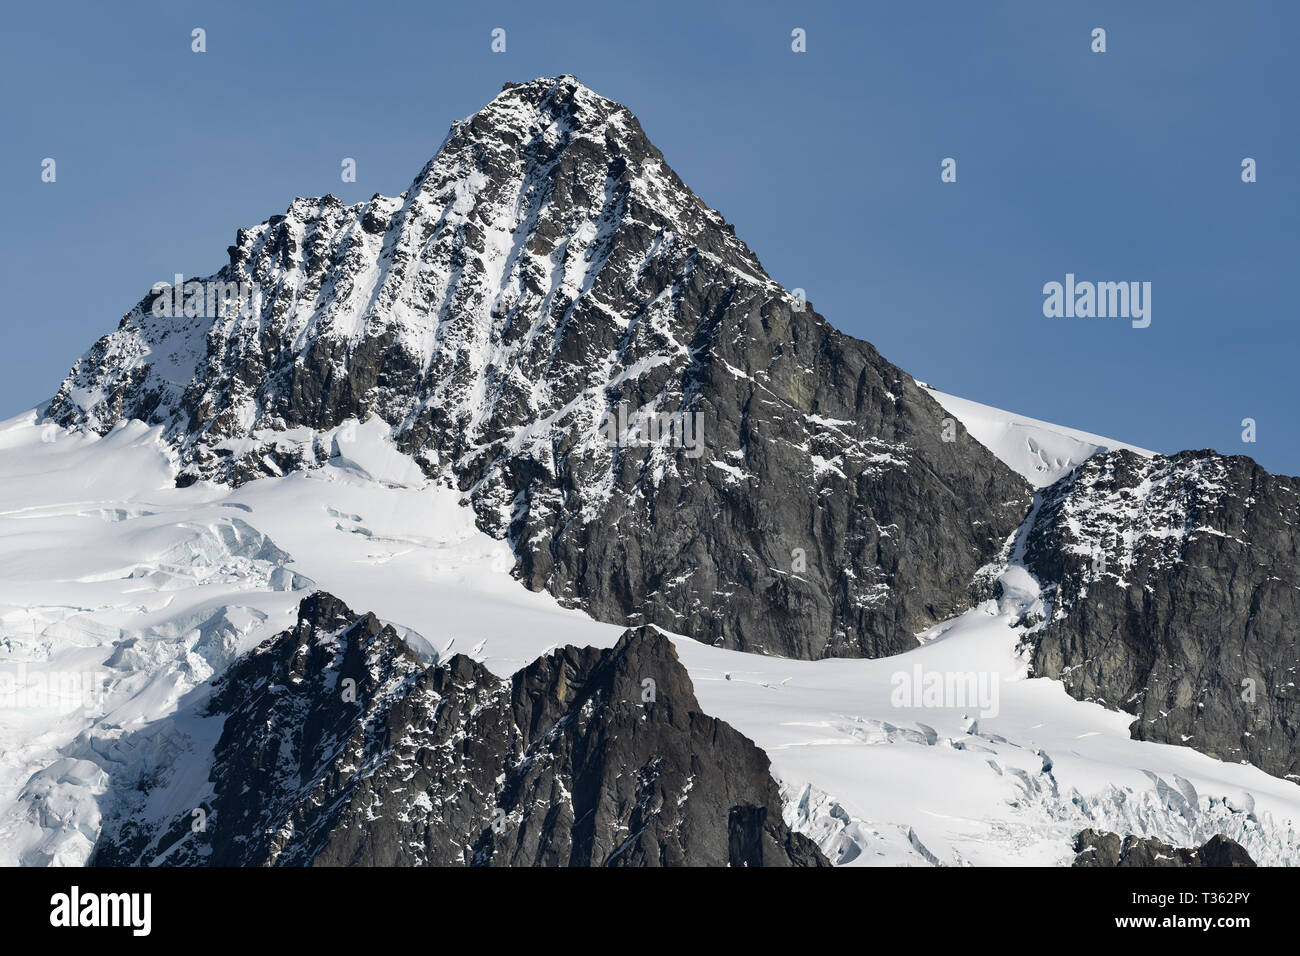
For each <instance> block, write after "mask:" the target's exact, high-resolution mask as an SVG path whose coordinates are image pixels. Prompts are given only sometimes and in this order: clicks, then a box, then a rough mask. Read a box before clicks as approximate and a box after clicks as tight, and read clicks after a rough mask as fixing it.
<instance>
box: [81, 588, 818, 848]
mask: <svg viewBox="0 0 1300 956" xmlns="http://www.w3.org/2000/svg"><path fill="white" fill-rule="evenodd" d="M195 706H196V707H201V708H202V712H203V713H204V714H205V715H207V716H209V717H210V718H212V719H215V720H221V721H222V724H221V727H222V729H221V736H220V739H219V741H218V742H217V743H216V744H215V746H214V747H213V748H212V750H211V752H209V753H206V754H201V755H200V756H201V757H202V760H203V764H204V766H206V768H207V770H208V776H207V779H208V780H209V782H210V785H211V788H212V789H211V794H210V796H209V797H208V798H207V800H206V802H205V804H204V805H203V806H202V807H201V808H199V809H198V810H197V811H196V810H195V809H194V808H191V807H185V808H183V809H181V810H180V811H179V812H176V811H175V810H174V809H170V810H169V809H168V808H167V807H166V806H165V801H159V800H156V799H155V795H154V794H153V793H152V792H151V791H150V790H149V789H148V788H147V787H136V786H131V787H130V789H127V790H126V792H124V793H121V794H118V795H117V798H118V799H117V800H116V801H115V805H116V806H117V807H118V812H117V814H116V815H115V816H113V817H112V818H111V819H109V820H106V821H105V827H104V833H103V836H102V837H101V838H100V840H99V843H98V844H97V845H96V848H95V856H94V859H93V861H92V862H93V863H94V864H95V865H99V866H127V865H157V864H163V865H167V866H307V865H313V866H456V865H466V866H829V863H828V862H827V861H826V858H825V857H824V856H823V855H822V853H821V851H820V850H819V849H818V848H817V845H816V844H815V843H813V841H812V840H810V839H808V838H807V837H805V836H802V835H801V834H798V833H794V832H792V831H791V830H790V829H789V827H788V826H787V825H786V824H785V823H784V821H783V820H782V815H781V798H780V791H779V789H778V787H777V784H776V781H775V780H773V778H772V775H771V773H770V771H769V763H768V758H767V755H766V754H764V753H763V751H761V750H759V748H758V747H757V746H756V745H755V744H754V742H753V741H751V740H750V739H749V738H748V737H745V736H744V735H742V734H741V733H739V732H738V731H737V730H735V729H734V728H733V727H731V726H730V725H729V724H727V723H724V722H723V721H721V720H718V719H716V718H713V717H709V716H708V715H706V714H704V713H703V712H702V710H701V708H700V705H699V702H698V701H697V700H696V698H695V690H694V688H693V686H692V685H691V679H690V677H689V676H688V675H687V673H686V668H685V667H683V666H682V664H681V662H680V661H679V660H678V659H677V652H676V651H675V650H674V649H673V646H672V643H671V642H670V641H669V640H668V638H667V637H665V636H664V635H663V634H662V633H660V632H659V631H658V630H656V629H655V628H652V627H641V628H637V629H635V630H629V631H627V632H626V633H625V634H624V635H623V637H622V639H621V640H620V641H619V642H618V644H617V645H616V646H615V647H613V648H610V649H608V650H598V649H596V648H591V647H586V648H579V647H564V648H561V649H559V650H557V651H553V652H552V653H550V654H547V655H545V656H543V657H540V658H538V659H537V660H536V661H534V662H533V663H532V664H530V665H528V666H527V667H525V668H523V669H522V670H520V671H519V672H517V673H516V674H515V675H514V677H513V678H510V679H504V680H503V679H501V678H498V677H496V676H494V675H493V674H492V673H491V672H490V671H488V670H487V669H486V668H485V667H483V666H482V665H481V664H478V663H477V662H475V661H473V660H472V659H470V658H468V657H465V656H464V655H461V654H457V655H455V656H452V657H450V658H448V659H447V660H446V661H443V662H441V663H440V664H439V665H437V666H432V667H425V666H423V665H422V664H421V663H420V662H419V661H418V660H417V659H416V658H415V656H414V655H413V654H412V653H411V651H410V649H409V648H408V647H407V646H406V645H405V644H403V643H402V641H401V640H400V639H399V638H398V636H397V634H396V632H395V631H394V630H393V629H392V628H391V627H389V626H385V625H382V624H380V623H379V621H378V620H377V619H376V618H375V617H374V615H372V614H363V615H357V614H354V613H353V612H352V611H350V610H349V609H348V608H347V607H346V606H344V604H343V603H342V602H341V601H339V600H338V599H337V598H335V597H333V596H332V595H329V594H326V593H323V592H318V593H316V594H313V595H312V596H310V597H308V598H306V599H305V600H304V601H303V602H302V604H301V606H300V607H299V611H298V623H297V624H296V626H295V627H294V628H292V629H291V630H288V631H285V632H284V633H282V634H279V635H277V636H275V637H273V638H271V639H269V640H267V641H266V642H264V643H263V644H262V645H260V646H259V647H258V648H257V649H256V650H254V651H253V652H252V653H250V654H248V655H246V656H244V657H242V658H240V660H238V661H237V662H235V664H233V665H232V666H231V668H230V669H229V670H228V671H226V673H225V674H224V675H223V676H222V677H221V678H220V680H218V682H217V683H216V685H215V687H214V689H213V694H212V696H211V698H210V699H209V700H207V701H206V702H204V703H202V704H196V705H195ZM160 804H162V806H160ZM196 813H201V814H202V815H203V825H202V826H195V824H194V820H195V814H196Z"/></svg>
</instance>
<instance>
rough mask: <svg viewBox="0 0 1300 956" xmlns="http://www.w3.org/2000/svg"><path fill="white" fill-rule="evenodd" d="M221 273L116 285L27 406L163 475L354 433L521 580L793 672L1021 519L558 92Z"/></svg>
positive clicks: (915, 603)
mask: <svg viewBox="0 0 1300 956" xmlns="http://www.w3.org/2000/svg"><path fill="white" fill-rule="evenodd" d="M229 255H230V263H229V265H227V266H226V267H225V268H224V269H222V270H221V271H220V272H219V273H217V274H216V275H215V276H213V277H211V279H210V280H199V283H202V282H211V283H217V282H220V283H222V284H223V285H222V286H221V288H220V290H219V294H211V293H210V292H209V293H208V294H206V295H204V294H202V293H200V294H199V295H198V296H197V298H195V297H194V296H188V295H186V289H187V288H188V286H187V285H186V286H184V287H183V288H182V289H180V290H179V292H178V291H177V290H174V289H170V288H165V287H161V286H160V287H157V288H156V289H155V290H154V291H152V292H151V293H150V294H149V295H148V296H146V297H145V298H144V299H143V300H142V301H141V302H140V303H139V304H138V305H137V306H136V307H135V308H134V309H133V310H132V311H131V312H129V313H128V314H127V315H126V316H125V317H124V318H123V319H122V322H121V325H120V327H119V328H118V329H117V330H116V331H115V332H113V333H111V334H110V335H107V336H105V337H104V338H103V339H101V340H100V341H99V342H98V343H96V344H95V346H94V347H93V348H92V349H91V350H90V351H89V352H88V353H87V354H86V355H85V356H84V357H82V358H81V359H80V360H79V361H78V362H77V364H76V365H75V366H74V368H73V370H72V372H71V373H70V375H69V376H68V379H67V380H66V381H65V382H64V384H63V386H62V387H61V389H60V390H59V392H58V395H57V396H56V398H55V399H54V401H53V403H52V405H51V406H50V408H49V411H48V414H49V416H50V417H51V418H52V419H53V420H55V421H57V422H59V423H62V424H65V425H70V426H78V425H80V426H86V427H89V428H92V429H96V430H100V431H103V430H107V429H109V428H111V427H112V426H113V425H114V423H116V422H117V421H119V420H121V419H123V418H139V419H143V420H144V421H146V422H150V423H155V424H158V425H161V426H163V428H164V434H165V437H166V440H167V441H169V442H170V443H172V444H173V445H174V446H175V448H176V450H177V457H178V460H179V462H180V474H179V477H178V481H179V482H180V483H182V484H184V483H189V482H193V481H195V480H198V479H208V480H215V481H221V482H243V481H247V480H250V479H253V478H257V477H261V476H265V475H277V474H281V473H283V472H285V471H286V470H291V469H295V468H303V467H311V466H313V465H315V464H317V463H319V462H320V461H322V460H323V459H325V458H327V457H328V456H329V455H330V454H331V453H332V452H334V451H335V450H336V449H337V447H338V443H339V442H340V441H342V440H343V439H342V438H340V437H338V436H336V435H334V434H332V433H331V431H332V430H334V429H337V428H339V427H340V426H343V425H344V424H345V423H346V422H347V421H349V420H350V419H354V418H357V419H365V418H367V417H370V416H378V417H379V418H381V419H383V420H384V421H385V422H387V423H388V424H389V425H390V426H391V427H392V429H393V433H394V438H395V440H396V442H397V443H398V445H399V447H401V448H402V449H403V450H405V451H407V452H409V453H410V454H411V455H412V456H414V458H415V459H416V460H417V461H418V462H419V463H420V465H421V467H423V468H424V469H425V471H426V472H427V473H428V474H429V475H431V476H438V477H439V478H440V479H441V480H445V481H447V482H448V483H450V484H452V485H454V486H455V487H457V488H459V489H460V490H461V491H462V492H463V493H464V495H465V497H466V499H467V501H468V502H469V503H470V504H471V505H472V506H473V508H474V509H475V511H476V513H477V516H478V520H479V524H480V526H481V527H482V528H483V529H484V530H485V531H487V532H489V533H490V534H493V535H496V536H497V537H501V538H506V539H508V540H509V541H510V543H511V545H512V546H513V548H514V551H515V554H516V557H517V566H516V572H517V574H518V575H519V576H520V577H521V578H522V580H523V581H524V582H525V583H526V584H527V585H528V586H529V587H531V588H534V589H546V590H549V591H550V592H552V593H553V594H555V595H556V596H557V597H558V598H559V599H560V600H562V601H564V602H566V603H570V604H575V605H580V606H582V607H584V608H586V609H587V610H588V611H590V612H591V613H592V614H593V615H595V616H596V617H598V618H600V619H603V620H608V621H613V622H617V623H620V624H621V623H628V624H642V623H657V624H660V625H662V626H664V627H666V628H668V629H670V630H672V631H675V632H679V633H685V634H689V635H691V636H692V637H695V638H697V639H699V640H702V641H706V642H710V643H716V644H719V645H722V646H725V647H731V648H738V649H742V650H748V651H757V652H763V653H776V654H783V655H789V656H795V657H802V658H817V657H825V656H863V655H867V656H876V655H883V654H889V653H894V652H897V651H901V650H905V649H907V648H909V647H912V646H914V644H915V641H914V639H913V635H914V634H915V633H916V632H918V631H920V630H922V629H924V628H925V627H927V626H929V625H931V624H933V623H935V622H937V621H940V620H943V619H945V618H947V617H949V616H951V615H952V614H954V613H956V612H959V611H960V610H962V609H964V608H965V607H966V606H968V604H969V594H968V586H969V582H970V581H971V580H972V578H973V576H974V575H975V572H976V571H977V570H978V569H979V568H980V567H981V566H982V565H983V564H985V563H986V562H988V561H989V560H991V559H993V558H994V557H996V556H997V554H998V552H999V549H1000V547H1001V546H1002V545H1003V543H1004V542H1005V541H1006V539H1007V538H1008V536H1009V535H1010V534H1011V533H1012V532H1013V531H1014V530H1015V529H1016V527H1017V526H1018V525H1019V524H1020V522H1021V521H1022V519H1023V518H1024V516H1025V514H1026V512H1027V511H1028V508H1029V504H1030V497H1031V494H1030V489H1029V487H1028V485H1027V484H1026V483H1025V482H1024V481H1023V480H1022V479H1021V478H1020V477H1019V476H1017V475H1015V474H1014V473H1013V472H1012V471H1011V470H1010V469H1008V468H1007V467H1006V466H1005V465H1004V464H1003V463H1002V462H1000V461H999V460H997V459H996V458H995V457H994V456H993V455H992V454H991V453H990V452H989V451H988V450H986V449H985V448H984V447H983V446H981V445H980V444H978V443H977V442H975V441H974V440H972V439H971V438H970V437H969V436H968V435H967V434H966V433H965V431H964V429H963V428H962V427H961V425H960V424H958V423H956V422H953V421H951V420H950V419H948V416H947V415H946V414H945V413H944V412H943V410H942V409H941V408H940V407H939V406H938V405H937V404H936V403H935V402H934V401H933V400H932V399H931V398H930V397H929V395H927V394H925V393H924V392H923V391H922V390H921V389H919V388H918V387H917V386H916V384H915V382H914V381H913V380H912V378H911V377H910V376H909V375H907V374H906V373H905V372H903V371H901V370H900V369H898V368H897V367H895V366H894V365H892V364H890V363H889V362H887V361H885V360H884V359H883V358H882V357H881V356H880V355H879V354H878V353H877V352H876V350H875V349H874V348H873V347H872V346H871V345H869V344H867V343H866V342H862V341H859V340H856V339H853V338H851V337H849V336H846V335H843V334H841V333H840V332H838V331H836V330H835V329H834V328H832V327H831V326H830V325H829V324H827V322H826V321H825V320H824V319H823V318H822V317H821V316H820V315H818V314H817V313H816V312H814V311H813V310H812V309H811V307H810V306H809V305H808V304H807V303H805V302H804V301H802V299H800V298H798V297H796V296H793V295H791V294H790V293H789V292H787V291H786V290H785V289H783V288H782V287H781V286H779V285H778V284H777V283H775V282H773V281H772V280H771V279H770V278H768V276H767V274H766V273H765V272H764V271H763V267H762V266H761V265H760V264H759V261H758V259H757V258H756V257H755V256H754V254H753V253H752V252H751V251H750V250H749V249H748V247H746V245H745V244H744V243H743V242H742V241H741V240H740V239H738V238H737V237H736V236H735V234H734V232H733V229H732V227H731V226H729V225H728V224H727V223H726V222H725V221H724V220H723V218H722V217H721V216H720V215H719V214H718V213H716V212H714V211H713V210H712V209H710V208H708V207H707V206H706V205H705V204H704V203H703V202H701V201H700V199H699V198H697V197H696V196H695V195H694V194H693V193H692V192H691V191H690V190H689V189H688V188H686V186H685V185H683V183H682V182H681V180H680V179H679V178H678V177H677V175H676V174H675V173H674V172H673V171H672V170H671V169H670V168H669V167H668V165H667V164H666V163H665V162H664V158H663V156H662V155H661V154H660V152H659V150H657V149H656V148H655V147H654V146H653V145H652V144H651V143H650V142H649V140H648V139H647V138H646V136H645V134H644V133H643V132H642V129H641V126H640V124H639V123H638V122H637V120H636V118H635V117H634V116H633V115H632V114H631V113H630V112H628V110H627V109H625V108H624V107H622V106H620V105H619V104H617V103H614V102H612V101H610V100H608V99H605V98H603V97H600V96H598V95H596V94H595V93H593V92H592V91H591V90H589V89H587V88H586V87H584V86H582V85H581V84H580V83H578V82H577V81H576V80H575V79H574V78H573V77H569V76H562V77H559V78H554V79H541V80H536V81H534V82H531V83H526V84H522V85H508V86H507V87H506V88H505V90H503V92H502V93H501V94H500V95H499V96H498V97H497V98H496V99H495V100H493V101H492V102H491V103H490V104H488V105H487V106H486V107H485V108H483V109H482V110H481V111H479V112H478V113H476V114H475V115H474V116H472V117H470V118H469V119H467V120H465V121H462V122H459V123H456V124H455V125H453V127H452V129H451V132H450V134H449V135H448V137H447V139H446V140H445V142H444V143H443V146H442V148H441V149H440V150H439V151H438V153H437V155H436V156H435V157H434V159H433V160H432V161H431V162H430V163H429V164H428V165H427V166H425V168H424V169H423V170H421V172H420V174H419V176H418V177H417V178H416V180H415V182H414V183H413V184H412V185H411V187H410V188H409V189H408V190H407V191H406V192H404V193H402V194H401V195H400V196H397V197H395V198H385V197H382V196H378V195H377V196H375V197H374V198H373V199H372V200H370V201H369V202H366V203H362V204H359V205H354V206H346V205H344V204H343V203H341V202H340V201H339V200H337V199H335V198H334V197H332V196H327V197H325V198H324V199H298V200H295V201H294V202H293V204H292V205H291V206H290V207H289V209H288V211H287V213H286V214H285V215H283V216H273V217H272V218H271V219H269V220H268V221H267V222H265V223H263V224H261V225H260V226H256V227H253V228H250V229H241V230H240V231H239V234H238V239H237V242H236V244H235V245H233V246H231V247H230V249H229ZM863 308H864V309H866V310H868V311H869V312H870V310H871V305H870V303H864V304H863ZM187 313H190V314H187ZM879 319H880V320H881V321H889V320H891V319H892V317H888V316H880V317H879ZM945 419H948V420H947V421H945ZM611 420H613V421H615V422H619V423H620V424H618V425H615V426H613V427H612V428H611V426H610V422H611ZM623 422H626V423H628V424H627V425H626V426H623V425H622V424H621V423H623ZM639 422H649V423H653V424H654V426H655V427H638V423H639ZM624 429H625V430H624ZM946 439H947V440H946Z"/></svg>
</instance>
